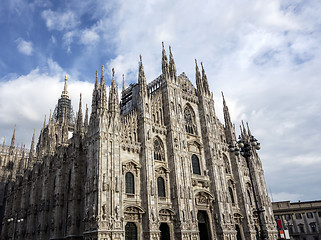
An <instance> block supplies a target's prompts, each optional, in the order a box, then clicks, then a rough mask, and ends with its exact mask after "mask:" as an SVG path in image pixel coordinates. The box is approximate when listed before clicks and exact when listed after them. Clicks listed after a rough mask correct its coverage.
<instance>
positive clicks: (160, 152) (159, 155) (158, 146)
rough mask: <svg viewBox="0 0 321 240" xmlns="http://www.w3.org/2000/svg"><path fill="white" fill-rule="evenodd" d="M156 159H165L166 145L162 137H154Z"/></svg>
mask: <svg viewBox="0 0 321 240" xmlns="http://www.w3.org/2000/svg"><path fill="white" fill-rule="evenodd" d="M154 160H158V161H165V154H164V147H163V143H162V142H161V140H160V139H158V138H155V139H154Z"/></svg>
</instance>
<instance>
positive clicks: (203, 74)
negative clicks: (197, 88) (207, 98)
mask: <svg viewBox="0 0 321 240" xmlns="http://www.w3.org/2000/svg"><path fill="white" fill-rule="evenodd" d="M201 66H202V81H203V87H204V91H205V93H207V94H208V95H210V87H209V85H208V81H207V76H206V73H205V70H204V67H203V63H202V62H201Z"/></svg>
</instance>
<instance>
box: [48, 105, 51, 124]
mask: <svg viewBox="0 0 321 240" xmlns="http://www.w3.org/2000/svg"><path fill="white" fill-rule="evenodd" d="M48 125H49V126H51V109H50V112H49V122H48Z"/></svg>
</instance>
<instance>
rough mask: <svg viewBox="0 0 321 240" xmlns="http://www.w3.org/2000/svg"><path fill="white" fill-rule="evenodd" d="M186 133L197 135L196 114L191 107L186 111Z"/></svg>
mask: <svg viewBox="0 0 321 240" xmlns="http://www.w3.org/2000/svg"><path fill="white" fill-rule="evenodd" d="M184 120H185V131H186V132H187V133H190V134H197V131H196V124H195V114H194V112H193V110H192V108H191V107H189V106H187V107H186V108H185V109H184Z"/></svg>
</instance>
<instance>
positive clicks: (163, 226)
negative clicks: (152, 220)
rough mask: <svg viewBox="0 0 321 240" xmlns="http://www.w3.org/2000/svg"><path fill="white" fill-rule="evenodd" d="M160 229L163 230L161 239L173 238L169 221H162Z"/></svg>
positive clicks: (168, 239)
mask: <svg viewBox="0 0 321 240" xmlns="http://www.w3.org/2000/svg"><path fill="white" fill-rule="evenodd" d="M159 230H160V231H161V237H160V240H170V239H171V235H170V231H169V226H168V224H167V223H161V225H160V226H159Z"/></svg>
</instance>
